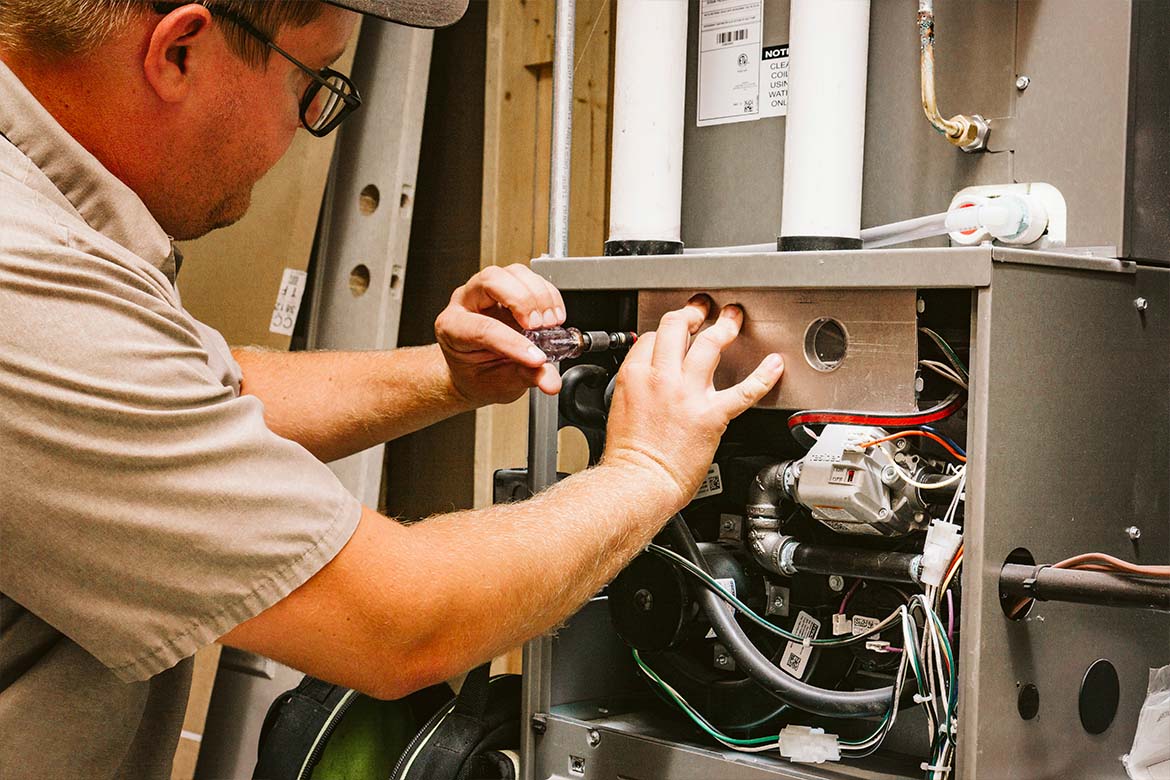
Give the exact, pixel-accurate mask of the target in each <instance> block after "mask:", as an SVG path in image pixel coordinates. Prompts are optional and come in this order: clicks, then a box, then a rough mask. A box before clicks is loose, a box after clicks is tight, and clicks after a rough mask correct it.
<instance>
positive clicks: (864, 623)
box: [853, 615, 881, 636]
mask: <svg viewBox="0 0 1170 780" xmlns="http://www.w3.org/2000/svg"><path fill="white" fill-rule="evenodd" d="M880 622H881V621H880V620H878V619H877V618H871V617H864V616H863V615H854V616H853V635H854V636H857V635H858V634H864V633H865V632H866V631H869V630H870V629H871V628H873V627H874V626H876V625H877V624H878V623H880Z"/></svg>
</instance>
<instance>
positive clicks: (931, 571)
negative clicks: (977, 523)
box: [921, 520, 963, 588]
mask: <svg viewBox="0 0 1170 780" xmlns="http://www.w3.org/2000/svg"><path fill="white" fill-rule="evenodd" d="M962 542H963V530H962V528H960V527H959V526H958V525H957V524H955V523H948V522H946V521H945V520H932V521H931V523H930V528H929V529H928V530H927V532H926V544H925V546H924V547H923V548H922V574H921V580H922V584H923V585H932V586H934V587H936V588H937V587H938V586H939V585H941V584H942V578H943V576H944V575H945V574H946V572H947V567H948V566H950V564H951V561H952V560H954V558H955V553H956V552H958V549H959V545H960V544H962Z"/></svg>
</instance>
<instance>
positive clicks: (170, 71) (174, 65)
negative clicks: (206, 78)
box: [143, 3, 211, 103]
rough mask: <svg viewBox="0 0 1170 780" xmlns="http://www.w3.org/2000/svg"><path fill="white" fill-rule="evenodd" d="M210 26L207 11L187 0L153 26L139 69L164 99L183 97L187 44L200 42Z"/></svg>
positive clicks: (186, 81)
mask: <svg viewBox="0 0 1170 780" xmlns="http://www.w3.org/2000/svg"><path fill="white" fill-rule="evenodd" d="M210 29H211V12H210V11H208V10H207V8H205V7H204V6H202V5H198V4H196V3H190V4H188V5H184V6H182V7H180V8H177V9H175V10H174V11H171V12H170V13H169V14H167V15H166V16H164V17H163V19H162V21H160V22H159V23H158V25H157V26H155V28H154V32H153V33H152V34H151V36H150V42H149V45H148V47H147V50H146V59H145V61H144V62H143V69H144V71H145V74H146V81H147V83H148V84H150V86H151V87H153V88H154V91H155V92H156V93H157V94H158V96H159V97H160V98H161V99H162V100H164V101H165V102H167V103H177V102H179V101H181V100H183V99H184V98H186V97H187V93H188V91H189V90H190V88H191V82H190V79H189V78H188V75H189V74H188V65H189V63H188V58H189V55H190V48H191V47H192V46H193V45H197V44H199V43H202V42H203V39H204V38H205V37H206V36H207V35H208V33H209V31H210Z"/></svg>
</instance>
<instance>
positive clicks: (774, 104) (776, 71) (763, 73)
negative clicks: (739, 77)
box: [760, 43, 788, 119]
mask: <svg viewBox="0 0 1170 780" xmlns="http://www.w3.org/2000/svg"><path fill="white" fill-rule="evenodd" d="M787 115H788V44H787V43H781V44H775V45H773V46H765V47H764V50H763V51H762V52H761V53H760V118H761V119H763V118H764V117H769V116H787Z"/></svg>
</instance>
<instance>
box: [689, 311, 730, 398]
mask: <svg viewBox="0 0 1170 780" xmlns="http://www.w3.org/2000/svg"><path fill="white" fill-rule="evenodd" d="M742 327H743V309H741V308H740V307H739V305H738V304H734V303H733V304H729V305H727V306H724V307H723V310H722V311H720V312H719V319H718V320H716V321H715V324H714V325H712V326H711V327H709V328H707V329H706V330H705V331H703V332H702V333H700V334H699V335H698V336H696V337H695V343H694V344H692V345H691V348H690V350H689V351H688V352H687V356H686V358H685V359H684V360H683V370H684V371H685V372H686V373H687V375H689V376H690V377H691V378H692V379H695V380H698V381H699V382H701V383H703V384H705V385H706V384H710V383H711V379H712V378H713V377H714V376H715V368H716V367H717V366H718V365H719V358H720V356H721V355H722V354H723V350H725V349H727V347H728V345H730V344H731V342H733V341H735V338H736V336H738V335H739V331H740V329H741V328H742Z"/></svg>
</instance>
